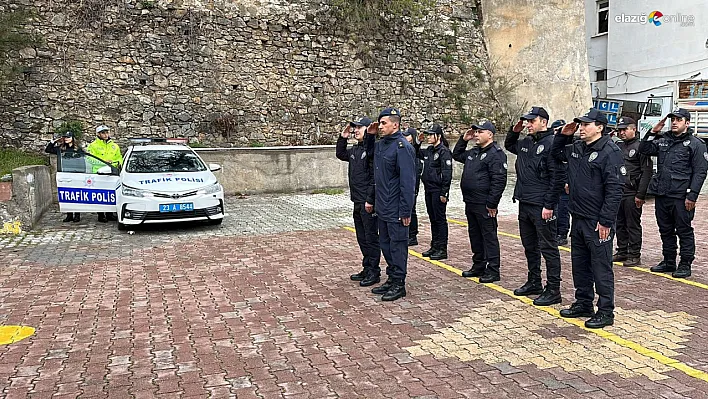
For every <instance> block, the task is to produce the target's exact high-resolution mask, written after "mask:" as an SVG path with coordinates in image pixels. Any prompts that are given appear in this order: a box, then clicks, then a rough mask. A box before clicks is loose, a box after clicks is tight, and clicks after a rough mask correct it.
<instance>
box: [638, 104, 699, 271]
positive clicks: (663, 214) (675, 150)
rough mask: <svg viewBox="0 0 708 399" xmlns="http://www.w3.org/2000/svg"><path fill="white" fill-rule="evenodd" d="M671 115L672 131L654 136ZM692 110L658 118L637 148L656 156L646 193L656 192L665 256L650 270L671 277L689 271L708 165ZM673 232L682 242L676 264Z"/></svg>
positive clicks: (658, 219)
mask: <svg viewBox="0 0 708 399" xmlns="http://www.w3.org/2000/svg"><path fill="white" fill-rule="evenodd" d="M666 118H671V132H669V133H667V134H665V135H664V136H663V137H661V138H656V139H654V140H651V141H649V140H650V139H651V138H653V137H655V136H656V135H657V134H659V132H661V129H663V128H664V123H665V122H666ZM690 123H691V114H690V113H689V112H688V111H686V110H685V109H682V108H679V109H677V110H676V111H674V112H672V113H670V114H669V115H667V116H666V117H664V119H662V120H661V122H659V123H658V124H657V125H656V126H654V128H653V129H652V130H651V132H649V133H647V135H646V136H645V137H644V139H643V140H642V141H641V143H640V144H639V152H641V153H642V154H644V155H657V156H658V165H657V166H658V168H657V169H658V172H657V174H656V175H655V176H654V177H653V178H652V179H651V182H650V183H649V193H650V194H654V195H655V196H656V204H655V208H656V222H657V224H658V225H659V234H661V242H662V244H663V245H662V246H663V250H662V252H663V255H664V260H662V261H661V263H659V264H658V265H656V266H654V267H652V268H651V271H653V272H659V273H673V274H672V275H673V277H676V278H686V277H689V276H690V275H691V264H692V263H693V258H694V257H695V253H696V242H695V237H694V235H693V226H692V225H691V222H692V221H693V216H694V214H695V208H696V201H697V200H698V194H699V193H700V192H701V187H702V186H703V181H704V180H705V179H706V169H708V153H706V145H705V144H704V143H703V141H701V140H700V139H698V138H696V137H694V136H693V134H692V130H693V129H691V128H690V127H689V125H690ZM676 236H678V239H679V243H680V244H681V252H680V256H681V261H680V262H679V264H678V269H677V268H676V249H677V247H676Z"/></svg>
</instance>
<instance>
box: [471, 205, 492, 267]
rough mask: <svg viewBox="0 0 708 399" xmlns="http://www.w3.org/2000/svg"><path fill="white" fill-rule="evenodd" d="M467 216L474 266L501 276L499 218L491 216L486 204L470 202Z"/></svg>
mask: <svg viewBox="0 0 708 399" xmlns="http://www.w3.org/2000/svg"><path fill="white" fill-rule="evenodd" d="M465 216H467V225H468V227H467V232H468V234H469V236H470V246H471V247H472V268H473V269H474V270H486V271H487V272H489V273H491V274H494V275H496V276H499V262H500V260H499V258H500V256H499V237H498V236H497V226H498V224H497V218H495V217H490V216H489V212H487V207H486V206H484V205H481V204H469V203H465Z"/></svg>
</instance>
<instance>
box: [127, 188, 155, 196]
mask: <svg viewBox="0 0 708 399" xmlns="http://www.w3.org/2000/svg"><path fill="white" fill-rule="evenodd" d="M122 193H123V195H125V196H127V197H138V198H142V197H152V196H153V195H152V193H151V192H149V191H145V190H139V189H137V188H132V187H128V186H123V190H122Z"/></svg>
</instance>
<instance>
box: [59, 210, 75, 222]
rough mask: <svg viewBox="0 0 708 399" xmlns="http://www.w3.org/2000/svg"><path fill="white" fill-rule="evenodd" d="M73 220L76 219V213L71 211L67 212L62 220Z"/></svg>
mask: <svg viewBox="0 0 708 399" xmlns="http://www.w3.org/2000/svg"><path fill="white" fill-rule="evenodd" d="M73 221H74V214H73V213H71V212H69V213H67V214H66V217H65V218H64V220H62V222H64V223H66V222H73Z"/></svg>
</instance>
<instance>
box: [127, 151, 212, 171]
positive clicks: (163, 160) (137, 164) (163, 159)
mask: <svg viewBox="0 0 708 399" xmlns="http://www.w3.org/2000/svg"><path fill="white" fill-rule="evenodd" d="M126 170H127V171H128V173H165V172H203V171H205V170H207V168H206V165H204V162H202V160H201V159H199V157H198V156H197V155H196V154H195V153H193V152H192V151H189V150H162V151H134V152H133V153H132V154H130V159H128V162H127V163H126Z"/></svg>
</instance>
